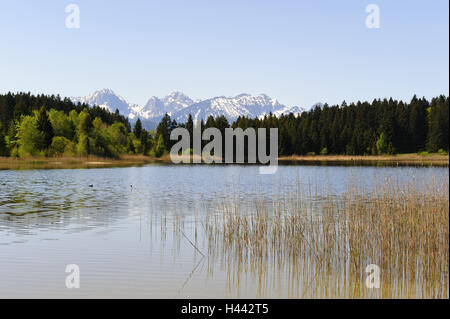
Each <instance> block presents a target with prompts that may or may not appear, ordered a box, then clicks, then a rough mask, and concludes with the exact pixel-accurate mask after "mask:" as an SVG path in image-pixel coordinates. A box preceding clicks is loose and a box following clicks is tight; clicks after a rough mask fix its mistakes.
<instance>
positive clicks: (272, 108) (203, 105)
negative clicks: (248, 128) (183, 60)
mask: <svg viewBox="0 0 450 319" xmlns="http://www.w3.org/2000/svg"><path fill="white" fill-rule="evenodd" d="M288 109H289V108H288V107H286V106H284V105H282V104H280V103H279V102H278V101H277V100H276V99H271V98H270V97H268V96H267V95H265V94H260V95H258V96H251V95H250V94H245V93H244V94H240V95H237V96H235V97H224V96H219V97H214V98H212V99H208V100H203V101H200V102H198V103H194V104H192V105H191V106H189V107H187V108H185V109H183V110H181V111H179V112H177V113H175V114H173V117H174V118H175V119H176V120H177V122H185V121H186V120H187V118H188V116H189V114H191V115H192V117H193V119H194V121H197V120H201V119H206V118H208V116H210V115H212V116H214V117H216V116H219V115H225V117H226V118H227V119H228V120H229V121H230V122H231V121H233V120H235V119H237V118H238V117H239V116H247V117H251V118H255V117H260V116H264V114H269V113H270V112H272V113H274V114H275V112H277V111H278V112H279V113H280V115H281V113H283V112H287V111H288ZM282 110H283V111H282Z"/></svg>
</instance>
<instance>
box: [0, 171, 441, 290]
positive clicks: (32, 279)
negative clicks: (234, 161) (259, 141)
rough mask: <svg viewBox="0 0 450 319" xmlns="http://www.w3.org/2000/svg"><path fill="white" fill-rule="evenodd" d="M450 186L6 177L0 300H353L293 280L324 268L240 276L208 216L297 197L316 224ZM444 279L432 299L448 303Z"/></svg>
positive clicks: (437, 177) (0, 218)
mask: <svg viewBox="0 0 450 319" xmlns="http://www.w3.org/2000/svg"><path fill="white" fill-rule="evenodd" d="M448 178H449V169H448V167H389V166H385V167H383V166H381V167H373V166H295V165H289V166H279V168H278V172H277V173H276V174H274V175H259V174H258V167H257V166H239V165H229V166H225V165H224V166H220V165H214V166H206V165H197V166H196V165H179V166H178V165H147V166H140V167H125V168H98V169H53V170H4V171H0V298H17V297H21V298H50V297H56V298H84V297H87V298H91V297H92V298H94V297H96V298H110V297H112V298H122V297H123V298H228V297H236V298H255V297H256V298H259V297H264V298H278V297H283V298H291V297H292V298H301V297H351V296H350V295H347V292H346V290H345V289H343V290H340V289H341V288H339V289H338V290H335V291H334V294H333V293H332V292H327V288H326V287H325V286H327V285H329V283H325V282H323V281H314V280H312V281H310V282H307V281H306V280H305V277H304V276H303V277H302V276H298V274H299V273H305V272H308V276H309V277H308V278H314V274H316V273H317V271H318V270H317V269H310V270H307V269H305V268H302V269H300V270H299V269H297V270H296V269H293V268H292V267H290V266H289V262H285V263H284V264H283V265H284V266H283V267H278V268H277V270H275V268H274V267H272V266H274V265H275V263H276V260H275V258H273V260H272V259H271V256H269V257H268V258H267V259H265V261H264V263H266V264H267V267H266V268H264V269H265V271H264V272H262V273H261V271H260V272H259V273H258V272H253V271H252V269H251V267H247V266H248V265H249V264H244V266H245V265H247V266H245V267H243V268H239V267H240V266H241V264H237V263H235V262H234V259H232V258H231V259H230V258H227V256H228V257H229V255H227V253H226V252H225V251H224V249H223V247H224V246H223V245H219V246H217V245H215V244H214V243H213V242H214V241H221V239H218V237H217V236H216V237H214V236H215V235H214V236H213V233H212V232H211V231H210V230H211V228H210V227H209V226H208V227H207V225H209V223H211V221H213V222H214V219H211V216H214V217H216V218H217V216H219V218H220V214H226V213H227V209H221V208H224V207H225V206H226V205H228V206H230V207H231V206H236V205H238V206H239V207H240V211H241V212H244V213H245V212H249V213H254V212H257V211H258V207H260V206H259V205H260V204H261V203H263V204H261V205H265V206H264V207H275V205H277V202H278V201H280V200H281V201H283V200H284V199H286V198H287V197H298V196H299V194H304V197H302V198H304V201H305V202H307V203H308V207H309V208H310V209H311V214H313V215H314V214H320V213H321V211H322V210H323V209H325V208H324V207H325V205H328V204H327V203H330V201H333V202H336V203H340V202H341V201H343V200H342V196H343V194H346V193H348V191H349V189H351V188H357V189H358V190H359V191H365V192H366V193H368V194H372V193H373V192H374V190H375V189H377V188H379V187H380V185H384V184H383V183H384V182H385V181H386V180H390V181H392V182H393V183H394V184H396V185H405V187H410V185H412V184H414V185H415V187H417V188H418V189H421V190H422V191H424V192H426V191H427V187H428V186H427V185H428V184H427V181H433V183H435V184H436V185H442V184H445V183H448ZM447 185H448V184H447ZM447 192H448V189H447ZM311 194H312V195H311ZM447 194H448V193H447ZM302 196H303V195H302ZM447 200H448V198H447ZM233 209H234V208H233ZM287 211H289V207H288V205H286V206H283V208H282V209H280V212H282V213H285V212H287ZM217 229H218V230H220V227H219V228H217ZM208 232H209V233H208ZM447 250H448V249H447ZM250 258H251V257H250ZM306 263H308V261H307V260H306ZM68 264H76V265H78V266H79V268H80V288H79V289H67V288H66V285H65V280H66V276H67V275H68V274H67V273H66V272H65V270H66V265H68ZM236 267H238V268H236ZM261 269H262V268H260V270H261ZM447 271H448V269H447ZM295 274H297V275H295ZM311 276H312V277H311ZM339 280H340V279H339ZM339 280H338V281H339ZM443 280H444V281H445V280H446V283H447V284H446V285H447V286H444V288H442V287H436V290H442V289H447V292H446V293H447V297H448V277H447V278H446V279H445V278H444V279H443ZM361 285H363V284H361ZM308 289H309V290H308ZM433 289H434V288H433ZM336 291H337V293H336ZM330 293H331V295H330ZM444 293H445V292H444ZM374 297H377V295H374Z"/></svg>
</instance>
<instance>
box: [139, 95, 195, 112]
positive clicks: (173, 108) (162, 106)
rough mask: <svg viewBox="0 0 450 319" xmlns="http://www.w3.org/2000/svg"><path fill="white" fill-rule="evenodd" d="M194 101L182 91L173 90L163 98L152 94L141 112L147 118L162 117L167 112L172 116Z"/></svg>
mask: <svg viewBox="0 0 450 319" xmlns="http://www.w3.org/2000/svg"><path fill="white" fill-rule="evenodd" d="M193 103H194V101H192V100H191V99H190V98H189V97H188V96H186V95H184V94H183V93H182V92H179V91H173V92H170V93H169V94H168V95H167V96H165V97H164V98H162V99H159V98H158V97H156V96H152V97H151V98H150V99H149V100H148V102H147V104H145V106H144V107H143V108H142V110H141V112H140V114H141V115H142V117H144V118H146V119H148V118H162V117H163V116H164V115H165V114H166V113H167V114H169V115H171V116H172V115H173V114H175V113H176V112H178V111H181V110H182V109H185V108H187V107H189V106H190V105H191V104H193Z"/></svg>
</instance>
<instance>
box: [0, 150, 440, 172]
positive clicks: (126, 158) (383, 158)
mask: <svg viewBox="0 0 450 319" xmlns="http://www.w3.org/2000/svg"><path fill="white" fill-rule="evenodd" d="M278 160H279V163H280V164H281V165H283V164H321V165H327V164H329V165H332V164H337V165H433V166H448V165H449V156H448V155H442V154H427V155H419V154H400V155H380V156H352V155H306V156H298V155H294V156H284V157H280V158H279V159H278ZM151 163H161V164H171V163H172V162H171V160H170V156H169V155H168V154H165V155H163V156H162V157H159V158H157V157H151V156H144V155H121V156H120V158H117V159H115V158H104V157H97V156H87V157H26V158H13V157H0V169H38V168H42V169H50V168H55V169H57V168H89V167H123V166H136V165H145V164H151Z"/></svg>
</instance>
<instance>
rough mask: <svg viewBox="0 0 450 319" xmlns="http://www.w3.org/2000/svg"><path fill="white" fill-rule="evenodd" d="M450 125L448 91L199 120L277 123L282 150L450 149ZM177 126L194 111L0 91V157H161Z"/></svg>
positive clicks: (212, 123) (223, 125) (256, 124)
mask: <svg viewBox="0 0 450 319" xmlns="http://www.w3.org/2000/svg"><path fill="white" fill-rule="evenodd" d="M448 124H449V97H445V96H443V95H441V96H439V97H435V98H433V99H431V101H427V100H426V99H425V98H417V97H416V96H414V97H413V98H412V99H411V101H410V102H408V103H407V102H403V101H397V100H394V99H392V98H391V99H389V100H388V99H383V100H381V99H375V100H373V101H372V102H371V103H369V102H357V103H351V104H347V103H346V102H343V103H342V104H341V105H333V106H329V105H327V104H325V105H321V106H316V107H314V108H313V109H311V110H309V111H306V112H303V113H302V114H300V115H299V116H294V114H289V115H282V116H280V117H276V116H274V115H273V114H269V115H266V116H264V117H262V118H248V117H239V118H238V119H237V120H235V121H234V122H232V123H229V122H228V120H227V119H226V117H225V116H218V117H213V116H210V117H208V118H207V119H206V121H203V120H202V121H201V123H200V125H201V128H202V130H204V129H206V128H209V127H216V128H218V129H219V130H220V131H221V132H222V136H225V134H224V131H225V128H229V127H231V128H234V129H235V128H242V129H243V130H245V129H247V128H255V129H257V128H267V129H269V128H278V146H279V149H278V152H279V155H280V156H289V155H304V154H323V155H325V154H346V155H378V154H396V153H417V152H438V151H439V152H448V149H449V146H448V136H449V125H448ZM177 127H184V128H186V129H187V130H188V131H189V132H190V133H191V134H190V135H191V138H192V136H193V134H192V133H193V128H194V122H193V119H192V116H191V115H189V117H188V120H187V121H186V123H177V122H176V121H175V120H172V119H171V118H170V116H169V115H168V114H166V115H165V116H164V117H163V118H162V120H161V121H160V123H159V124H158V126H157V129H156V131H155V132H154V131H147V130H145V129H144V128H143V127H142V123H141V121H140V120H139V119H138V120H137V121H136V123H135V125H134V127H133V128H131V125H130V124H129V122H128V119H127V118H125V117H124V116H122V115H120V114H119V112H118V111H117V110H116V112H114V113H111V112H109V111H108V110H105V109H103V108H101V107H98V106H96V107H89V106H88V105H86V104H81V103H77V104H75V103H73V102H72V101H71V100H70V99H68V98H64V99H62V98H61V97H60V96H54V95H51V96H47V95H36V96H34V95H31V94H30V93H17V94H13V93H7V94H4V95H0V156H12V157H27V156H86V155H97V156H104V157H118V156H119V155H121V154H144V155H150V156H155V157H160V156H161V155H163V154H164V153H167V152H168V151H169V150H170V148H171V147H172V145H173V144H174V143H176V141H171V140H170V133H171V131H172V130H173V129H175V128H177ZM266 131H268V130H266ZM204 143H207V141H205V142H204ZM222 144H223V145H225V143H222ZM191 145H192V142H191Z"/></svg>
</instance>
